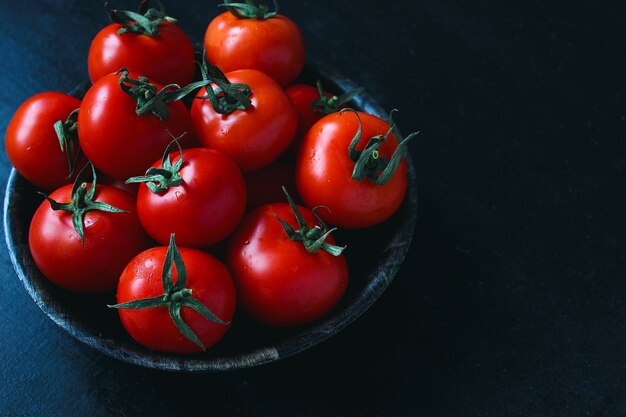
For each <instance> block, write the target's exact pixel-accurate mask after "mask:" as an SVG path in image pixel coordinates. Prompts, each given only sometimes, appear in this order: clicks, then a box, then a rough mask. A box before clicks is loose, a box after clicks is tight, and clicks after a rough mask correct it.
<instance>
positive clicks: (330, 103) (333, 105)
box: [311, 80, 364, 116]
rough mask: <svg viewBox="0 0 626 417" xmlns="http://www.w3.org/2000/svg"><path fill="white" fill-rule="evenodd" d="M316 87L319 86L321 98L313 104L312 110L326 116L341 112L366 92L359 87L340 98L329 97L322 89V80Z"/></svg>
mask: <svg viewBox="0 0 626 417" xmlns="http://www.w3.org/2000/svg"><path fill="white" fill-rule="evenodd" d="M315 85H316V86H317V91H318V92H319V95H320V96H319V98H318V99H316V100H314V101H313V103H311V108H312V109H313V111H314V112H315V113H319V114H323V115H325V116H326V115H329V114H331V113H335V112H337V111H339V109H340V108H341V106H343V105H344V104H347V103H348V102H349V101H350V100H352V99H353V98H354V97H355V96H356V95H357V94H361V93H362V92H363V91H364V88H363V87H357V88H355V89H353V90H350V91H347V92H345V93H343V94H341V95H339V96H336V95H333V96H331V97H327V96H326V91H324V88H323V87H322V82H321V80H317V82H316V83H315Z"/></svg>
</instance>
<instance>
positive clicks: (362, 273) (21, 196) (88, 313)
mask: <svg viewBox="0 0 626 417" xmlns="http://www.w3.org/2000/svg"><path fill="white" fill-rule="evenodd" d="M317 79H321V80H322V82H323V83H324V86H325V88H326V89H327V90H328V91H334V92H337V93H341V92H345V91H349V90H351V89H353V88H355V87H356V85H355V84H354V83H353V82H352V81H350V80H349V79H347V78H345V77H343V76H341V75H338V74H336V73H334V72H331V71H329V70H328V69H326V68H324V67H323V66H322V65H319V64H309V65H307V66H306V67H305V69H304V71H303V74H302V76H301V79H300V81H301V82H305V83H308V84H313V85H314V83H315V80H317ZM77 94H78V93H77ZM353 106H354V107H356V108H358V109H361V110H364V111H366V112H368V113H372V114H375V115H377V116H379V117H382V118H387V116H388V114H387V112H386V111H384V110H383V109H382V108H381V107H380V106H379V105H378V104H377V103H376V101H374V99H373V98H372V97H370V96H369V95H368V94H366V93H361V94H359V95H358V96H356V97H355V98H354V101H353ZM408 168H409V169H408V177H409V185H408V190H407V194H406V198H405V200H404V202H403V204H402V206H401V207H400V209H399V210H398V211H397V212H396V213H395V214H394V215H393V216H392V217H391V218H390V219H389V220H387V221H386V222H385V223H384V224H382V225H380V226H376V227H373V228H370V229H366V230H358V231H337V232H335V238H336V240H337V242H338V243H340V244H347V245H348V250H346V252H345V253H346V257H347V259H348V263H349V265H350V283H349V287H348V290H347V292H346V294H345V296H344V298H343V299H342V301H341V302H340V304H339V305H338V306H337V307H336V308H335V309H334V310H333V311H332V312H331V313H330V314H329V315H328V316H326V317H324V318H322V319H321V320H319V321H317V322H316V323H313V324H311V325H308V326H303V327H299V328H295V329H276V328H271V327H267V326H263V325H260V324H257V323H255V322H253V321H252V320H250V319H248V318H247V317H246V316H245V315H244V314H240V313H237V314H236V316H235V318H234V320H233V323H234V324H233V327H232V328H231V329H230V330H229V331H228V332H227V333H226V336H225V337H224V339H222V341H220V343H218V344H217V345H216V346H215V347H213V348H212V349H210V350H209V351H208V352H206V353H203V354H198V355H191V356H185V355H176V354H168V353H161V352H156V351H152V350H150V349H147V348H144V347H143V346H141V345H139V344H137V343H136V342H135V341H134V340H133V339H131V338H130V336H128V334H127V333H126V332H125V331H124V329H123V327H122V325H121V323H120V321H119V319H118V316H117V312H116V311H114V310H111V309H109V308H107V306H106V305H107V304H113V303H114V302H115V294H113V293H107V294H100V295H83V294H74V293H71V292H68V291H65V290H63V289H61V288H59V287H57V286H56V285H54V284H52V283H51V282H49V281H48V280H47V279H46V278H45V277H44V276H43V275H42V274H41V273H40V272H39V270H38V269H37V267H36V265H35V263H34V261H33V258H32V256H31V254H30V250H29V247H28V228H29V225H30V219H31V217H32V215H33V214H34V212H35V210H36V208H37V207H38V206H39V204H40V203H41V201H42V197H41V196H40V195H38V194H37V193H36V191H37V190H36V188H35V187H33V186H32V185H31V184H30V183H28V182H27V181H26V180H25V179H24V178H22V177H21V176H20V175H19V174H17V173H16V171H15V170H12V171H11V175H10V177H9V180H8V183H7V188H6V194H5V199H4V232H5V239H6V244H7V247H8V250H9V254H10V256H11V261H12V263H13V266H14V267H15V271H16V273H17V276H18V278H19V279H20V281H22V284H24V287H25V288H26V291H28V293H29V294H30V296H31V297H32V298H33V300H35V303H37V305H38V306H39V308H41V310H42V311H43V312H44V313H46V314H47V315H48V317H50V318H51V319H52V321H54V322H55V323H56V324H58V325H59V326H60V327H61V328H63V329H64V330H66V331H67V332H68V333H69V334H70V335H72V336H73V337H75V338H76V339H78V340H80V341H81V342H83V343H86V344H87V345H89V346H91V347H93V348H95V349H97V350H99V351H100V352H102V353H105V354H107V355H109V356H111V357H114V358H117V359H120V360H122V361H125V362H128V363H132V364H135V365H140V366H144V367H148V368H155V369H164V370H170V371H183V372H209V371H226V370H231V369H240V368H247V367H251V366H256V365H261V364H264V363H269V362H273V361H277V360H279V359H282V358H285V357H288V356H291V355H294V354H296V353H298V352H301V351H303V350H305V349H308V348H310V347H311V346H314V345H316V344H318V343H320V342H321V341H323V340H325V339H327V338H329V337H330V336H332V335H334V334H335V333H337V332H339V331H341V330H342V329H343V328H344V327H346V326H347V325H348V324H349V323H351V322H352V321H353V320H355V319H356V318H358V317H359V316H360V315H361V314H363V312H364V311H365V310H367V309H368V308H369V307H370V306H371V305H372V304H373V303H374V301H376V300H377V299H378V297H380V296H381V294H382V293H383V292H384V291H385V289H386V288H387V286H388V285H389V283H390V282H391V281H392V280H393V278H394V276H395V275H396V273H397V272H398V270H399V269H400V266H401V264H402V261H403V260H404V258H405V256H406V254H407V252H408V249H409V246H410V244H411V238H412V237H413V231H414V229H415V220H416V216H417V187H416V180H415V169H414V167H413V163H412V161H411V159H410V156H409V161H408Z"/></svg>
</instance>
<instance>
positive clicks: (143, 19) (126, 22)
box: [104, 0, 176, 37]
mask: <svg viewBox="0 0 626 417" xmlns="http://www.w3.org/2000/svg"><path fill="white" fill-rule="evenodd" d="M149 3H150V0H144V1H142V2H141V4H140V5H139V9H138V11H137V12H131V11H129V10H116V9H113V8H111V7H109V6H108V4H107V3H105V4H104V7H105V8H106V11H107V13H108V14H109V18H110V19H111V21H112V22H113V23H119V24H120V25H122V27H121V28H120V29H119V30H118V31H117V33H118V34H120V35H123V34H124V33H138V34H142V35H148V36H151V37H155V36H157V35H158V34H159V25H160V24H161V23H163V22H170V23H175V22H176V19H174V18H173V17H170V16H167V15H166V14H165V6H164V5H163V3H162V2H160V1H157V2H156V3H157V5H158V7H159V8H158V9H155V8H148V5H149Z"/></svg>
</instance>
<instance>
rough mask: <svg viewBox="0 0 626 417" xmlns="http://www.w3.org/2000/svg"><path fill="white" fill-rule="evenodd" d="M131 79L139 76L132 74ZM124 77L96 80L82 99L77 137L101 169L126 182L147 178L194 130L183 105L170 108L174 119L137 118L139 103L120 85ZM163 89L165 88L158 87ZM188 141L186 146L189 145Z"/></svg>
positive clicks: (168, 107)
mask: <svg viewBox="0 0 626 417" xmlns="http://www.w3.org/2000/svg"><path fill="white" fill-rule="evenodd" d="M129 76H130V77H132V78H135V79H136V78H138V77H139V75H138V74H135V73H130V74H129ZM119 77H120V76H119V75H116V74H109V75H106V76H104V77H102V78H100V79H99V80H98V81H96V82H95V83H94V84H93V85H92V86H91V88H90V89H89V90H88V91H87V93H86V94H85V96H84V97H83V101H82V103H81V106H80V110H79V112H78V137H79V140H80V145H81V147H82V149H83V152H84V153H85V155H86V156H87V158H89V160H91V162H92V163H93V164H94V165H95V167H96V168H98V170H100V171H102V172H104V173H105V174H107V175H108V176H110V177H114V178H120V179H127V178H129V177H131V176H137V175H143V174H144V173H145V171H146V169H147V168H148V167H150V166H151V165H152V163H153V162H154V161H155V160H157V159H158V158H160V157H161V156H162V155H163V151H164V150H165V148H166V146H167V145H168V144H169V143H170V142H171V141H172V136H170V134H168V132H169V133H171V134H172V135H175V136H180V135H182V134H183V133H184V132H187V131H188V130H190V127H191V122H190V120H189V111H188V110H187V108H186V107H185V105H184V104H183V103H182V102H180V101H175V102H172V103H169V104H167V109H168V110H169V117H167V118H166V119H165V120H163V121H161V120H160V119H159V118H158V117H157V116H155V115H153V114H147V115H144V116H137V114H136V113H135V108H136V106H137V103H136V101H135V100H134V99H133V98H132V97H130V96H129V95H128V94H126V93H125V92H124V91H123V90H122V89H121V88H120V86H119V84H118V79H119ZM154 84H155V85H156V86H157V88H158V89H161V88H162V85H160V84H158V83H154ZM186 143H187V142H186V137H183V138H182V139H181V144H182V145H183V146H185V145H186Z"/></svg>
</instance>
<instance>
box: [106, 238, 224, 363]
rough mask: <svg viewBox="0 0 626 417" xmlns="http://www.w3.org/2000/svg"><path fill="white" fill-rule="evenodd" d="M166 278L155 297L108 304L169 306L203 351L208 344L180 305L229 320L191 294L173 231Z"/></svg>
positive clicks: (175, 319)
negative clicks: (174, 277) (203, 340)
mask: <svg viewBox="0 0 626 417" xmlns="http://www.w3.org/2000/svg"><path fill="white" fill-rule="evenodd" d="M174 266H175V267H176V272H177V279H176V284H174V280H173V278H172V271H173V268H174ZM161 278H162V281H163V294H161V295H158V296H156V297H150V298H141V299H138V300H133V301H128V302H125V303H119V304H113V305H109V306H108V307H109V308H126V309H131V310H142V309H146V308H155V307H167V309H168V312H169V314H170V318H171V319H172V321H173V322H174V324H175V325H176V327H177V328H178V330H179V331H180V332H181V333H182V334H183V336H185V337H186V338H187V339H188V340H190V341H191V342H193V343H195V344H196V345H198V346H199V347H200V348H201V349H202V350H203V351H206V347H205V346H204V344H203V343H202V341H201V340H200V338H199V337H198V335H196V333H195V332H194V331H193V330H192V329H191V327H189V325H187V323H185V321H184V320H183V318H182V316H181V309H182V308H183V307H189V308H192V309H193V310H195V311H196V312H198V313H199V314H200V315H202V317H204V318H206V319H208V320H211V321H213V322H215V323H218V324H220V325H222V326H228V325H229V323H230V322H225V321H223V320H221V319H220V318H219V317H217V316H216V315H215V314H214V313H213V312H212V311H211V310H209V309H208V308H207V306H205V305H204V304H202V303H201V302H200V301H199V300H198V299H197V298H195V297H194V296H193V294H192V290H191V288H187V269H186V267H185V263H184V262H183V258H182V256H181V255H180V252H179V251H178V247H177V246H176V242H175V238H174V234H173V233H172V234H171V235H170V242H169V245H168V247H167V253H166V254H165V260H164V262H163V272H162V274H161Z"/></svg>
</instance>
